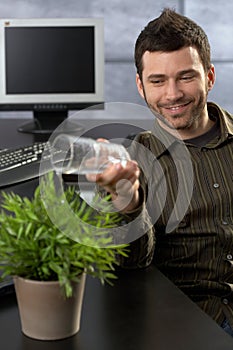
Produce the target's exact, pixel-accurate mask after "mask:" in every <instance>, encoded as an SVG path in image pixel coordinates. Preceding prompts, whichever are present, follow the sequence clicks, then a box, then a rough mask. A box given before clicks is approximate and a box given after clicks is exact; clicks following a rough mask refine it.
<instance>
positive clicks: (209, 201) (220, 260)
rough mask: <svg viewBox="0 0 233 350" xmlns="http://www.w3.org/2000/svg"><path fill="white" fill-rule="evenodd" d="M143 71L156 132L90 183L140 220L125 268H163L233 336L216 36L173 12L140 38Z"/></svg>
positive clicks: (232, 203) (230, 182) (232, 151)
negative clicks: (215, 91)
mask: <svg viewBox="0 0 233 350" xmlns="http://www.w3.org/2000/svg"><path fill="white" fill-rule="evenodd" d="M135 65H136V68H137V73H136V84H137V87H138V91H139V94H140V95H141V96H142V98H143V99H145V101H146V103H147V105H148V107H149V109H150V110H151V111H152V112H153V113H154V115H155V132H151V131H148V132H147V131H145V132H142V133H140V134H138V135H137V136H136V138H135V142H133V143H132V147H131V149H130V152H131V156H132V159H133V160H134V161H128V163H127V165H126V166H125V167H122V166H121V165H120V164H117V165H113V166H110V167H109V168H108V169H106V170H105V171H104V172H103V173H102V174H98V175H97V176H96V177H93V178H91V177H90V178H89V179H90V180H91V181H96V182H97V183H98V184H99V185H100V186H102V187H103V188H104V190H105V191H107V192H109V193H110V194H111V195H112V199H113V204H114V205H115V207H117V208H118V209H119V210H120V211H121V212H122V215H123V217H124V220H125V221H126V220H128V221H129V222H131V223H132V222H134V220H135V217H137V219H138V220H137V224H135V225H134V226H131V231H132V229H133V231H134V233H135V237H136V238H137V239H135V240H134V241H133V242H132V243H131V252H130V255H129V257H128V258H126V259H124V260H122V261H121V264H122V266H124V267H131V268H132V267H145V266H148V265H149V264H151V263H154V264H156V266H158V268H159V269H161V271H162V272H163V273H164V274H165V275H167V276H168V277H169V278H170V279H171V280H172V281H173V282H174V283H175V284H176V285H177V286H178V287H179V288H181V289H182V290H183V291H184V292H185V293H186V294H187V295H188V296H189V297H190V298H191V299H192V300H193V301H195V302H196V303H197V304H198V305H199V306H200V307H201V308H202V309H203V310H204V311H205V312H206V313H207V314H208V315H210V316H211V317H212V318H213V319H214V320H215V321H216V322H217V323H218V324H219V325H221V326H222V328H224V329H225V330H226V331H227V332H228V333H230V334H231V335H233V329H232V328H233V162H232V160H233V159H232V158H233V118H232V115H231V114H230V113H228V112H227V111H225V110H224V109H222V108H221V107H220V106H218V105H217V104H216V103H213V102H207V98H208V93H209V91H210V90H211V89H212V88H213V86H214V83H215V69H214V66H213V64H212V63H211V58H210V45H209V41H208V38H207V35H206V34H205V32H204V31H203V30H202V28H201V27H200V26H198V25H197V24H196V23H195V22H193V21H192V20H190V19H189V18H187V17H184V16H182V15H180V14H178V13H176V12H175V11H173V10H170V9H165V10H164V11H163V12H162V14H161V15H160V16H159V17H158V18H156V19H154V20H152V21H151V22H149V23H148V24H147V26H146V27H145V28H144V29H143V30H142V32H141V33H140V35H139V37H138V39H137V41H136V45H135ZM142 117H143V116H142ZM139 146H141V147H139ZM182 146H183V148H182ZM145 149H146V150H147V152H145V151H144V150H145ZM142 150H143V151H142ZM184 150H185V152H186V153H185V152H184ZM151 154H152V155H153V157H154V158H152V157H151ZM185 154H188V157H187V158H186V159H185V157H184V155H185ZM190 163H191V165H192V168H190V167H189V165H190ZM122 179H125V180H127V181H119V180H122ZM191 185H192V186H193V187H192V191H189V188H190V186H191ZM129 198H130V200H126V199H129ZM122 203H127V205H126V206H125V207H122ZM185 203H186V205H187V206H185V205H184V204H185ZM130 220H131V221H130ZM125 221H124V222H125ZM150 224H151V225H150ZM140 230H141V236H140V237H139V236H138V235H136V232H138V231H140ZM131 233H132V232H131ZM155 312H156V311H155ZM165 327H166V325H165Z"/></svg>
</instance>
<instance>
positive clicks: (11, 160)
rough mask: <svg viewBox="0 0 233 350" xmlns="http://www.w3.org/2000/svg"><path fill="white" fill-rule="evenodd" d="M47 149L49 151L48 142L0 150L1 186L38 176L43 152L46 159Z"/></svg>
mask: <svg viewBox="0 0 233 350" xmlns="http://www.w3.org/2000/svg"><path fill="white" fill-rule="evenodd" d="M47 150H48V151H49V143H48V142H37V143H34V144H31V145H28V146H23V147H20V148H14V149H3V150H0V188H4V187H7V186H11V185H15V184H18V183H20V182H24V181H28V180H31V179H34V178H37V177H38V176H39V173H40V162H41V160H42V154H43V160H44V154H45V152H46V151H47ZM44 151H45V152H44ZM43 152H44V153H43ZM48 154H49V152H48Z"/></svg>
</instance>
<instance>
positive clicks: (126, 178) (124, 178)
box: [86, 160, 140, 213]
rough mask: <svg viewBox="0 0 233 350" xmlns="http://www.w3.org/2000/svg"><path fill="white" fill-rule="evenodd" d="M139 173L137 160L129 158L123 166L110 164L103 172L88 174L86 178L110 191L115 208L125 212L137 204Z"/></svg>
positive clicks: (134, 207)
mask: <svg viewBox="0 0 233 350" xmlns="http://www.w3.org/2000/svg"><path fill="white" fill-rule="evenodd" d="M139 174H140V170H139V168H138V164H137V162H135V161H133V160H130V161H127V164H126V165H125V166H122V164H121V163H117V164H112V165H110V166H109V167H108V168H107V169H105V170H104V171H103V173H101V174H88V175H86V178H87V180H88V181H91V182H96V183H97V184H98V185H99V186H101V187H103V188H104V189H105V190H106V191H107V192H108V193H110V194H111V196H112V202H113V204H114V206H115V207H116V209H118V210H119V211H121V212H123V213H126V212H129V211H131V210H134V209H136V208H137V207H138V206H139V191H138V189H139Z"/></svg>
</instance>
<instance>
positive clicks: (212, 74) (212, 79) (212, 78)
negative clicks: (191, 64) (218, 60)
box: [207, 64, 216, 91]
mask: <svg viewBox="0 0 233 350" xmlns="http://www.w3.org/2000/svg"><path fill="white" fill-rule="evenodd" d="M207 79H208V91H210V90H212V88H213V86H214V83H215V80H216V74H215V68H214V65H213V64H211V67H210V69H209V71H208V74H207Z"/></svg>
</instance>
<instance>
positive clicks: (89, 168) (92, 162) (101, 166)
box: [51, 134, 130, 174]
mask: <svg viewBox="0 0 233 350" xmlns="http://www.w3.org/2000/svg"><path fill="white" fill-rule="evenodd" d="M51 155H52V157H51V159H52V164H53V167H54V170H55V171H56V172H57V173H60V174H88V173H89V174H90V173H92V174H99V173H101V172H103V171H104V170H105V169H106V168H107V167H108V166H109V165H110V164H114V163H121V164H122V166H125V165H126V163H127V161H128V160H130V156H129V153H128V152H127V150H126V148H125V147H124V146H123V145H120V144H116V143H111V142H104V141H96V140H93V139H91V138H85V137H76V136H72V135H66V134H60V135H58V136H57V137H56V138H55V139H54V141H53V143H52V154H51Z"/></svg>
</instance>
